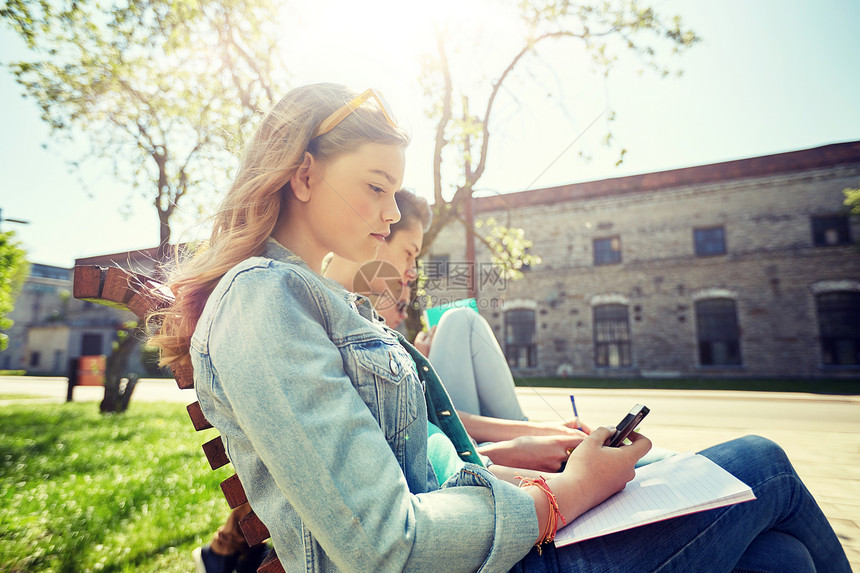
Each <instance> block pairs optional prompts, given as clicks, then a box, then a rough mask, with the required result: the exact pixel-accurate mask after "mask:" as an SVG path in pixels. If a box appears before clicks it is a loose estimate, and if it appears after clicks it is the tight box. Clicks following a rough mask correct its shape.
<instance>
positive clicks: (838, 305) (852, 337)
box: [816, 291, 860, 366]
mask: <svg viewBox="0 0 860 573" xmlns="http://www.w3.org/2000/svg"><path fill="white" fill-rule="evenodd" d="M816 303H817V307H818V328H819V332H820V333H821V362H822V363H823V364H825V365H828V366H831V365H833V366H845V365H851V366H856V365H858V364H860V292H850V291H840V292H827V293H823V294H820V295H818V296H817V297H816Z"/></svg>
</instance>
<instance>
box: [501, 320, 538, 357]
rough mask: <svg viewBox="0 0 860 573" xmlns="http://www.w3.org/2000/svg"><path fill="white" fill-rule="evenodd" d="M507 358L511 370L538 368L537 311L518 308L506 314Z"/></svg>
mask: <svg viewBox="0 0 860 573" xmlns="http://www.w3.org/2000/svg"><path fill="white" fill-rule="evenodd" d="M505 356H507V357H508V366H510V367H511V368H534V367H535V366H537V342H536V340H535V311H533V310H528V309H525V308H518V309H515V310H509V311H507V312H506V313H505Z"/></svg>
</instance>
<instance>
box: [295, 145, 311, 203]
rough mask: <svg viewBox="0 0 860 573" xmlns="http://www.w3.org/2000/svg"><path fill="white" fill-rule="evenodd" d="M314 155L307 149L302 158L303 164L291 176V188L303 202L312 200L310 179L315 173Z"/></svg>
mask: <svg viewBox="0 0 860 573" xmlns="http://www.w3.org/2000/svg"><path fill="white" fill-rule="evenodd" d="M313 163H314V156H313V155H311V154H310V153H309V152H307V151H305V156H304V158H303V159H302V164H301V165H299V168H298V169H296V172H295V173H293V176H292V177H290V188H291V189H292V190H293V195H294V196H295V198H296V199H298V200H299V201H301V202H302V203H307V202H308V201H310V200H311V189H310V179H311V175H312V173H313V171H312V169H313Z"/></svg>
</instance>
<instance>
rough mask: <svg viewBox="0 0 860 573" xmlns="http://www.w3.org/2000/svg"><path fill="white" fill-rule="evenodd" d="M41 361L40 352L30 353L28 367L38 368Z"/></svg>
mask: <svg viewBox="0 0 860 573" xmlns="http://www.w3.org/2000/svg"><path fill="white" fill-rule="evenodd" d="M41 361H42V354H41V353H40V352H31V353H30V367H31V368H38V367H39V362H41Z"/></svg>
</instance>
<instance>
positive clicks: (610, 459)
mask: <svg viewBox="0 0 860 573" xmlns="http://www.w3.org/2000/svg"><path fill="white" fill-rule="evenodd" d="M614 431H615V430H614V429H610V428H603V427H601V428H598V429H596V430H595V431H593V432H592V433H591V435H589V436H588V437H587V438H585V439H584V440H583V441H582V443H581V444H580V445H579V447H577V448H576V449H574V450H573V453H572V454H571V456H570V459H569V460H568V462H567V465H566V466H565V469H564V472H563V473H562V474H561V475H560V476H559V477H558V478H556V479H554V480H552V484H551V487H552V490H553V491H554V492H555V494H556V496H557V498H558V502H559V506H560V508H561V511H562V515H564V517H565V519H566V520H567V521H568V522H569V521H570V520H572V519H575V518H576V517H578V516H579V515H580V514H582V513H584V512H586V511H588V510H589V509H591V508H592V507H594V506H596V505H597V504H599V503H601V502H602V501H604V500H605V499H606V498H608V497H609V496H611V495H612V494H614V493H616V492H618V491H621V490H622V489H623V488H624V486H625V485H627V482H629V481H630V480H632V479H633V478H634V477H635V476H636V471H635V470H634V465H635V464H636V462H637V461H639V459H640V458H641V457H642V456H644V455H645V454H647V453H648V450H650V449H651V440H649V439H648V438H646V437H645V436H643V435H641V434H637V433H636V432H631V434H630V436H629V439H630V440H631V442H632V443H631V444H630V445H622V446H620V447H617V448H610V447H608V446H605V445H604V444H605V443H606V442H607V441H609V438H611V437H612V434H613V432H614Z"/></svg>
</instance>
